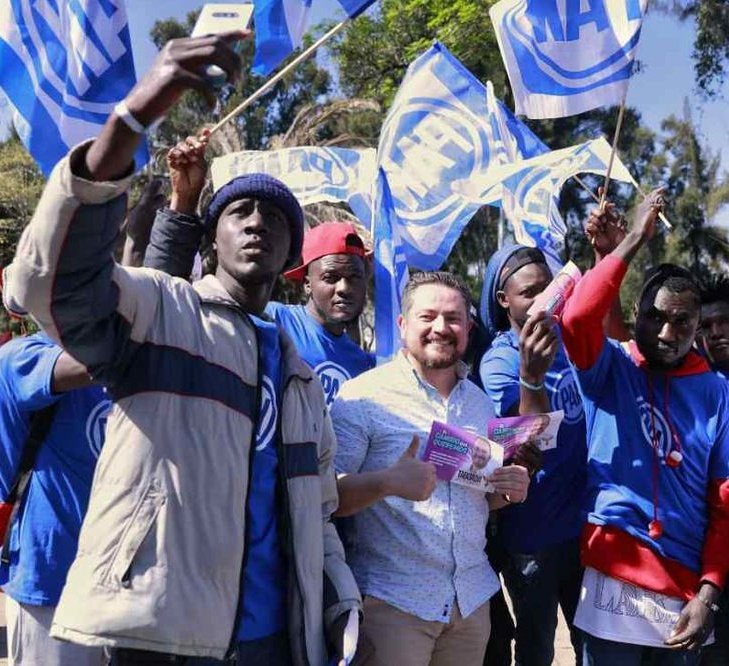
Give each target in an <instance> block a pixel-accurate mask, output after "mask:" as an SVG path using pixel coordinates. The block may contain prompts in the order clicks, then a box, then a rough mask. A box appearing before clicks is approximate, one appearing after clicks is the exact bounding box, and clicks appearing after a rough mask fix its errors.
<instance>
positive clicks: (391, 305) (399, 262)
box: [373, 170, 409, 365]
mask: <svg viewBox="0 0 729 666" xmlns="http://www.w3.org/2000/svg"><path fill="white" fill-rule="evenodd" d="M376 191H377V199H376V205H377V208H376V210H377V214H376V215H375V219H374V224H373V236H374V249H375V251H374V268H375V270H374V274H375V341H376V345H375V353H376V355H377V363H378V365H379V364H380V363H385V362H387V361H389V360H390V359H391V358H392V356H393V355H394V354H395V353H397V350H398V349H399V348H400V332H399V330H398V328H397V316H398V315H399V314H400V311H401V309H402V307H401V306H402V293H403V290H404V289H405V285H406V284H407V281H408V278H409V274H408V267H407V260H406V258H405V254H404V252H403V249H402V243H401V242H400V237H399V233H398V226H397V223H396V221H394V220H393V218H392V213H393V203H392V197H391V193H390V188H389V186H388V184H387V179H386V178H385V176H384V173H383V172H382V170H379V171H378V174H377V189H376Z"/></svg>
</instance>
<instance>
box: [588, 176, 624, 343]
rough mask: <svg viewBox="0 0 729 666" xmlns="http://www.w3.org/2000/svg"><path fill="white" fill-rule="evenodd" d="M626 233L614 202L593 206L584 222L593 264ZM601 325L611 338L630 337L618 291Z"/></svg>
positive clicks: (610, 250) (604, 255) (600, 190)
mask: <svg viewBox="0 0 729 666" xmlns="http://www.w3.org/2000/svg"><path fill="white" fill-rule="evenodd" d="M602 192H603V188H602V187H600V188H599V189H598V194H600V195H602ZM626 233H627V229H626V224H625V218H624V217H623V216H622V215H620V213H619V212H618V210H617V208H616V206H615V204H614V203H612V202H609V201H607V202H606V203H605V207H604V208H603V209H602V210H600V209H599V208H595V209H593V210H592V211H590V216H589V217H588V218H587V222H586V223H585V235H586V236H587V238H588V240H589V241H590V245H591V246H592V251H593V252H594V255H595V266H597V264H599V263H600V262H601V261H602V260H603V259H604V258H605V257H606V256H607V255H609V254H610V253H611V252H612V251H613V250H614V249H615V248H616V247H617V246H618V245H620V243H622V242H623V240H624V239H625V234H626ZM602 327H603V330H604V331H605V335H606V336H607V337H608V338H612V339H613V340H619V341H620V342H624V341H626V340H628V339H629V338H630V335H629V333H628V329H627V328H626V326H625V321H624V320H623V308H622V305H621V303H620V292H619V291H618V294H617V295H616V297H615V299H614V300H613V302H612V305H611V306H610V310H609V311H608V313H607V315H606V317H605V319H604V320H603V322H602Z"/></svg>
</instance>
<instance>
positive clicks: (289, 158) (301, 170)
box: [211, 146, 376, 229]
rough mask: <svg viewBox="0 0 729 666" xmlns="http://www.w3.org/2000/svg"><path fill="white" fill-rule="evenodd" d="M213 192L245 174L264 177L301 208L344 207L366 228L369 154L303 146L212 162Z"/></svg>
mask: <svg viewBox="0 0 729 666" xmlns="http://www.w3.org/2000/svg"><path fill="white" fill-rule="evenodd" d="M211 171H212V176H213V188H214V189H215V190H218V189H219V188H221V187H222V186H223V185H225V183H227V182H228V181H230V180H231V179H233V178H235V177H236V176H240V175H243V174H246V173H266V174H268V175H269V176H274V177H275V178H278V179H279V180H281V181H282V182H284V183H285V184H286V185H288V187H290V188H291V191H292V192H293V193H294V194H295V195H296V198H297V199H298V200H299V203H301V205H302V206H305V205H307V204H312V203H318V202H322V201H328V202H337V201H346V202H347V203H348V204H349V207H350V208H351V209H352V212H353V213H354V214H355V215H356V216H357V217H358V218H359V220H360V221H361V222H362V224H363V225H364V226H365V227H366V228H367V229H370V228H371V221H372V185H373V183H374V181H375V174H376V166H375V150H374V148H367V149H364V150H353V149H346V148H320V147H314V146H306V147H300V148H283V149H281V150H271V151H265V150H245V151H242V152H239V153H230V154H228V155H223V156H222V157H218V158H216V159H215V160H213V164H212V167H211Z"/></svg>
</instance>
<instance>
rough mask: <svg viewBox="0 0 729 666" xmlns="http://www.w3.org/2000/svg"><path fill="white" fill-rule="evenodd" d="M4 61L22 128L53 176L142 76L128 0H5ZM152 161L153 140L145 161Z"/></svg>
mask: <svg viewBox="0 0 729 666" xmlns="http://www.w3.org/2000/svg"><path fill="white" fill-rule="evenodd" d="M0 63H1V65H2V66H0V89H1V90H2V91H3V92H4V93H5V95H6V96H7V97H8V100H9V101H10V103H11V105H12V106H13V108H14V111H15V113H14V123H15V127H16V129H17V131H18V134H19V135H20V138H21V140H22V141H23V143H24V144H25V146H26V148H27V149H28V151H29V152H30V154H31V155H32V156H33V158H34V159H35V161H36V162H37V163H38V165H39V166H40V168H41V171H43V173H44V174H46V175H48V174H49V173H50V172H51V170H52V169H53V167H54V166H55V164H56V162H58V160H60V159H61V158H62V157H63V156H64V155H65V154H66V153H67V152H68V150H69V148H71V147H72V146H74V145H76V144H77V143H79V142H80V141H83V140H85V139H88V138H90V137H94V136H96V135H98V133H99V131H100V130H101V126H102V125H103V124H104V122H105V121H106V118H107V116H108V115H109V114H110V113H111V111H112V109H113V108H114V105H115V104H116V103H117V102H118V101H119V100H121V99H123V98H124V97H125V96H126V95H127V93H128V92H129V90H130V89H131V88H132V86H133V85H134V83H135V81H136V78H135V74H134V60H133V58H132V48H131V43H130V40H129V27H128V24H127V15H126V11H125V8H124V3H123V0H44V1H42V2H39V1H35V0H3V1H2V2H0ZM147 159H148V154H147V148H146V145H145V146H144V147H143V148H142V149H140V152H139V153H138V154H137V165H138V166H141V165H142V164H144V163H145V162H146V161H147Z"/></svg>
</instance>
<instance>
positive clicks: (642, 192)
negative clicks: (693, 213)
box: [572, 176, 673, 229]
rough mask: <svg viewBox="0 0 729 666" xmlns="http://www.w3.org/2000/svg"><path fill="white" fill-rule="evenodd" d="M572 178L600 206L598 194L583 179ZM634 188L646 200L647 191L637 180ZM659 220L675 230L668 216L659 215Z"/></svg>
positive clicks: (634, 181) (634, 182) (667, 227)
mask: <svg viewBox="0 0 729 666" xmlns="http://www.w3.org/2000/svg"><path fill="white" fill-rule="evenodd" d="M572 178H573V179H574V180H575V182H576V183H577V184H578V185H579V186H580V187H581V188H582V189H583V190H585V192H587V193H588V194H589V195H590V196H591V197H592V200H593V201H594V202H595V203H598V204H600V197H598V196H597V194H595V193H594V192H593V191H592V190H591V189H590V188H589V187H588V186H587V183H585V181H584V180H582V178H580V177H579V176H572ZM633 186H634V187H635V189H636V190H638V194H640V196H642V197H643V198H645V196H646V193H645V190H643V188H642V187H641V186H640V185H638V183H637V181H636V180H635V179H633ZM600 207H601V208H602V204H600ZM658 219H659V220H660V221H661V222H663V224H665V225H666V229H673V225H672V224H671V223H670V222H669V221H668V218H667V217H666V216H665V215H664V214H663V213H658Z"/></svg>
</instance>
